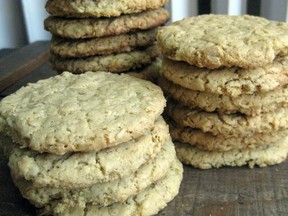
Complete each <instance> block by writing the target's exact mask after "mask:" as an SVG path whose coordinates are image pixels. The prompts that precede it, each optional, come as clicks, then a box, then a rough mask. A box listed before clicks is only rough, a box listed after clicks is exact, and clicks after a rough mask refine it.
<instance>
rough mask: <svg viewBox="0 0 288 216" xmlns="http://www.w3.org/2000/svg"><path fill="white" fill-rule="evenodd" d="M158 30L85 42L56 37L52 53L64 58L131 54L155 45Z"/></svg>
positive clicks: (52, 45)
mask: <svg viewBox="0 0 288 216" xmlns="http://www.w3.org/2000/svg"><path fill="white" fill-rule="evenodd" d="M157 29H158V28H154V29H151V30H146V31H139V32H132V33H129V34H122V35H117V36H110V37H103V38H91V39H85V40H69V39H67V38H65V39H64V38H60V37H56V36H54V37H53V38H52V40H51V45H50V51H51V52H52V53H53V54H54V55H58V56H61V57H64V58H69V57H86V56H93V55H109V54H113V53H122V52H131V51H132V50H135V49H137V48H141V47H148V46H151V45H153V44H154V42H155V38H156V33H157Z"/></svg>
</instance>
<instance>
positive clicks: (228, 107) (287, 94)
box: [158, 76, 288, 116]
mask: <svg viewBox="0 0 288 216" xmlns="http://www.w3.org/2000/svg"><path fill="white" fill-rule="evenodd" d="M158 85H159V86H160V87H161V88H162V90H163V91H164V92H165V93H166V94H168V95H169V96H170V97H171V98H173V99H174V100H176V101H178V102H179V103H181V104H184V105H186V106H189V107H191V108H192V107H195V108H196V107H198V108H201V109H203V110H205V111H207V112H214V111H217V112H220V113H227V114H230V113H236V112H241V113H243V114H246V115H249V116H255V115H259V114H261V113H267V112H271V111H274V110H276V109H278V108H281V107H287V105H288V103H287V101H288V86H287V85H286V86H283V87H282V88H277V89H275V90H273V91H269V92H267V93H258V94H252V95H240V96H238V97H235V98H233V97H230V96H227V95H218V94H213V93H209V92H200V91H193V90H190V89H187V88H183V87H181V86H179V85H176V84H173V83H172V82H171V81H169V80H167V79H165V78H164V77H163V76H162V77H160V79H158Z"/></svg>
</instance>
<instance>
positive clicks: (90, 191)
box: [13, 139, 176, 211]
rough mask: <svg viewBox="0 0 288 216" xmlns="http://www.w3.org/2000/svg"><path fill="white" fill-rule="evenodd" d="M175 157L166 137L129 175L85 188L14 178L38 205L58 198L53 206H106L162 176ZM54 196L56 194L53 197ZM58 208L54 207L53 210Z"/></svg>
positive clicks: (123, 199)
mask: <svg viewBox="0 0 288 216" xmlns="http://www.w3.org/2000/svg"><path fill="white" fill-rule="evenodd" d="M175 160H176V152H175V149H174V145H173V143H172V141H171V139H169V140H168V141H167V142H166V143H165V144H164V145H163V146H162V149H161V151H160V152H159V153H158V155H157V156H156V157H155V159H153V160H149V161H147V163H145V164H143V165H142V166H141V167H140V168H139V169H138V170H137V171H136V172H135V173H133V174H132V175H129V176H126V177H123V178H121V179H119V180H116V181H109V182H105V183H98V184H94V185H92V186H91V187H88V188H76V189H75V188H73V189H65V188H53V187H42V188H35V187H33V184H32V183H31V182H29V181H27V180H24V179H23V178H20V179H19V178H18V179H17V178H15V177H14V178H13V180H14V182H15V183H16V185H17V187H18V188H19V189H20V191H21V193H22V195H23V196H24V197H25V198H26V199H28V200H29V201H30V202H32V203H33V204H34V205H35V206H37V207H38V208H41V207H43V206H44V205H47V204H49V203H51V202H55V200H57V204H55V206H54V208H57V209H65V208H69V207H73V206H85V205H86V203H93V204H94V205H101V206H108V205H111V204H112V203H114V202H124V201H125V200H127V199H128V198H129V197H130V196H135V195H136V194H138V193H140V192H141V191H142V190H144V189H145V188H146V187H148V186H149V185H151V184H152V183H154V182H156V181H158V180H159V179H161V178H162V177H164V176H165V175H166V173H167V171H168V170H169V168H170V166H171V164H172V163H173V162H174V161H175ZM55 197H57V198H56V199H55ZM55 211H57V210H55Z"/></svg>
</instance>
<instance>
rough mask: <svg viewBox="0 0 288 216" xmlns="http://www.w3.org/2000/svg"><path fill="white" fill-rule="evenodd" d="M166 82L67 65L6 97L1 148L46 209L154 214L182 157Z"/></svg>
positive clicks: (173, 190) (19, 182)
mask: <svg viewBox="0 0 288 216" xmlns="http://www.w3.org/2000/svg"><path fill="white" fill-rule="evenodd" d="M165 103H166V101H165V98H164V96H163V93H162V91H161V89H160V88H159V87H158V86H156V85H154V84H152V83H151V82H149V81H144V80H141V79H137V78H134V77H132V76H129V75H126V74H121V75H118V74H113V73H107V72H86V73H84V74H81V75H74V74H72V73H68V72H64V73H62V74H61V75H58V76H55V77H52V78H49V79H46V80H41V81H39V82H37V83H34V84H29V85H28V86H26V87H23V88H21V89H20V90H18V91H17V92H15V93H14V94H12V95H10V96H8V97H6V98H4V99H3V100H2V101H1V102H0V132H1V139H0V140H1V147H2V148H4V149H5V152H6V155H7V157H9V163H8V165H9V167H10V170H11V176H12V178H13V180H14V182H15V184H16V186H17V187H18V188H19V190H20V191H21V193H22V195H23V196H24V197H25V198H26V199H28V200H29V201H30V202H31V203H32V204H34V205H35V206H36V207H37V208H39V213H40V214H41V215H77V216H81V215H83V216H84V215H125V216H126V215H153V214H156V213H157V212H158V211H159V210H161V209H162V208H164V207H165V206H166V204H167V203H168V202H169V201H171V200H172V199H173V198H174V197H175V196H176V195H177V193H178V190H179V187H180V182H181V180H182V175H183V168H182V164H181V163H180V161H179V160H178V159H177V157H176V152H175V149H174V145H173V143H172V141H171V137H170V134H169V130H168V126H167V124H166V123H165V122H164V120H163V118H162V117H161V114H162V112H163V109H164V106H165Z"/></svg>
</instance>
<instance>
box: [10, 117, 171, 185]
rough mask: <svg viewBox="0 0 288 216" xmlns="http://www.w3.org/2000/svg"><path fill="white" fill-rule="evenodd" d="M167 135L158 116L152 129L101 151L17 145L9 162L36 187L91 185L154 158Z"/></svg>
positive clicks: (133, 170)
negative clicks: (64, 151) (40, 149)
mask: <svg viewBox="0 0 288 216" xmlns="http://www.w3.org/2000/svg"><path fill="white" fill-rule="evenodd" d="M168 138H169V132H168V126H167V125H166V123H165V122H164V120H163V119H159V120H158V121H157V122H156V124H155V128H154V129H153V130H151V132H150V133H147V134H146V135H143V136H141V137H139V138H137V139H133V140H131V141H129V142H126V143H123V144H121V145H118V146H116V147H114V148H107V149H104V150H102V151H99V152H88V153H70V154H69V153H67V154H66V155H63V156H59V155H54V154H41V153H38V152H35V151H31V150H28V149H22V148H19V147H16V148H15V149H13V152H12V154H11V155H10V157H9V164H8V165H9V167H10V170H11V173H12V175H13V176H14V177H15V178H24V179H25V180H28V181H31V182H32V183H33V185H34V186H35V187H37V188H39V187H61V188H69V189H72V188H73V189H75V188H79V187H91V186H92V185H94V184H96V183H99V182H108V181H113V180H116V179H119V178H122V177H124V176H127V175H131V174H132V173H134V172H135V171H136V170H138V169H139V167H140V166H141V165H142V164H144V163H146V162H147V161H149V160H150V159H153V158H154V157H155V156H156V155H157V154H158V152H159V151H160V150H161V147H162V145H163V144H164V143H165V142H166V141H167V139H168Z"/></svg>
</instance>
